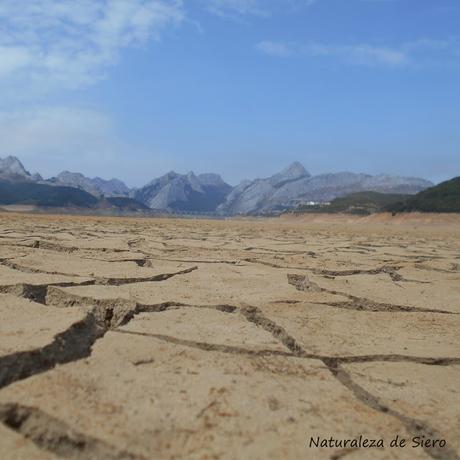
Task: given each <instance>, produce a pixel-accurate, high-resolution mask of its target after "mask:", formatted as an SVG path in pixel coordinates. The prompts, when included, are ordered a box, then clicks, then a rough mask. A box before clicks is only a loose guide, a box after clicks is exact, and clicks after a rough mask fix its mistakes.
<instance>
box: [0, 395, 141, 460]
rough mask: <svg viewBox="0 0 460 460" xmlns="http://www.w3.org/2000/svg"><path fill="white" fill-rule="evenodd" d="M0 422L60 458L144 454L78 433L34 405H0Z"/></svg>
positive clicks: (132, 458)
mask: <svg viewBox="0 0 460 460" xmlns="http://www.w3.org/2000/svg"><path fill="white" fill-rule="evenodd" d="M0 422H1V423H3V425H5V426H6V427H7V428H9V429H11V430H13V431H15V432H16V433H19V434H21V435H22V436H24V437H25V438H26V439H29V440H31V441H32V442H33V443H34V444H35V445H36V446H37V447H38V448H40V449H42V450H44V451H47V452H51V453H53V454H56V455H58V456H59V457H61V458H69V459H78V460H95V459H104V460H138V459H139V460H140V459H143V458H144V457H141V456H137V455H134V454H131V453H129V452H126V451H123V450H119V449H117V448H115V447H114V446H111V445H110V444H108V443H106V442H104V441H101V440H99V439H97V438H94V437H92V436H88V435H86V434H83V433H79V432H78V431H75V430H74V429H73V428H71V427H70V426H69V425H67V424H66V423H65V422H64V421H62V420H59V419H57V418H54V417H51V416H50V415H48V414H47V413H46V412H43V411H41V410H40V409H37V408H35V407H29V406H23V405H19V404H14V403H9V404H1V405H0Z"/></svg>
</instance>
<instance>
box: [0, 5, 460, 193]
mask: <svg viewBox="0 0 460 460" xmlns="http://www.w3.org/2000/svg"><path fill="white" fill-rule="evenodd" d="M459 24H460V1H459V0H183V1H180V0H177V1H174V0H171V1H168V0H22V1H21V2H18V1H17V0H0V96H1V97H0V138H1V139H2V142H1V144H0V157H4V156H6V155H17V156H19V157H20V158H21V160H23V162H24V164H25V165H26V167H28V169H30V170H32V171H36V170H38V171H39V172H41V173H42V174H43V175H44V176H51V175H54V174H57V173H58V172H60V171H61V170H63V169H69V170H73V171H81V172H83V173H85V174H87V175H90V176H95V175H100V176H102V177H105V178H110V177H113V176H115V177H119V178H121V179H123V180H125V181H126V182H127V183H128V184H129V185H132V186H133V185H134V186H140V185H142V184H144V183H145V182H147V181H149V180H151V179H152V178H154V177H157V176H159V175H161V174H164V173H165V172H167V171H169V170H171V169H174V170H176V171H178V172H187V171H189V170H194V171H195V172H208V171H212V172H218V173H221V174H222V175H223V177H224V178H225V179H226V180H228V181H229V182H230V183H232V184H236V183H237V182H239V181H240V180H242V179H244V178H253V177H256V176H260V177H263V176H268V175H270V174H273V173H275V172H277V171H278V170H279V169H281V168H283V167H285V166H286V165H287V164H289V163H290V162H292V161H296V160H297V161H300V162H302V163H303V164H304V166H305V167H306V168H307V169H308V170H309V171H310V172H312V173H313V174H318V173H323V172H338V171H344V170H350V171H355V172H367V173H371V174H378V173H389V174H398V175H416V176H422V177H425V178H428V179H431V180H433V181H436V182H437V181H440V180H443V179H446V178H449V177H452V176H454V175H459V174H460V128H459V127H460V29H459Z"/></svg>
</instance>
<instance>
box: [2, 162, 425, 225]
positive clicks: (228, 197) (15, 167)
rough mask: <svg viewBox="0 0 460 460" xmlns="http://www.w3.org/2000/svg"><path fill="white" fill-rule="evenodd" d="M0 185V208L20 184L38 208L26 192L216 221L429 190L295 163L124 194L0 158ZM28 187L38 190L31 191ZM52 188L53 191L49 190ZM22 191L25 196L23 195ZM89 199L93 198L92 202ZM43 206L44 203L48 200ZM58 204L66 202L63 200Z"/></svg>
mask: <svg viewBox="0 0 460 460" xmlns="http://www.w3.org/2000/svg"><path fill="white" fill-rule="evenodd" d="M0 182H1V183H2V186H1V187H0V203H1V204H6V201H7V202H8V203H14V202H15V201H14V200H15V198H14V193H13V192H12V190H13V188H14V187H12V185H11V184H22V185H21V187H22V188H20V190H21V194H22V195H21V196H23V197H24V196H27V197H28V198H27V199H28V200H29V201H30V200H32V201H34V202H35V203H36V204H38V205H39V204H40V202H41V201H40V199H38V200H34V199H33V193H34V192H32V190H36V191H37V190H40V196H41V197H44V196H45V195H46V194H52V196H53V200H52V202H55V201H56V200H57V202H59V199H58V197H59V193H61V192H62V193H64V190H62V191H61V189H65V194H66V196H67V197H68V196H69V190H68V189H72V190H79V191H80V192H83V193H85V194H88V196H86V195H85V197H86V198H85V199H83V200H82V198H83V196H82V195H81V194H80V195H78V197H79V198H78V200H77V201H78V203H82V202H83V203H84V202H88V203H92V204H91V206H94V205H95V204H94V203H98V205H100V203H102V202H105V203H107V200H108V199H111V203H112V204H111V205H114V206H115V204H113V203H118V204H120V205H123V206H125V205H127V206H129V207H131V208H132V207H134V208H135V207H136V203H138V205H139V209H148V208H149V209H151V210H155V211H167V212H175V211H176V212H177V211H182V212H198V213H200V212H212V213H216V214H219V215H222V216H226V215H230V216H231V215H248V214H249V215H257V214H269V213H273V212H278V211H282V210H285V209H291V208H296V207H297V206H299V205H301V204H303V203H306V202H311V201H313V202H319V203H322V202H329V201H331V200H333V199H335V198H338V197H342V196H346V195H348V194H350V193H356V192H362V191H373V192H380V193H392V194H415V193H418V192H420V191H421V190H424V189H426V188H428V187H431V186H432V185H433V184H432V183H431V182H429V181H427V180H424V179H420V178H414V177H398V176H389V175H378V176H371V175H368V174H357V173H352V172H339V173H334V174H320V175H316V176H312V175H311V174H310V173H309V172H308V171H307V170H306V169H305V168H304V167H303V166H302V165H301V164H300V163H298V162H295V163H293V164H291V165H290V166H289V167H287V168H286V169H284V170H283V171H281V172H279V173H277V174H274V175H273V176H271V177H268V178H264V179H254V180H245V181H243V182H241V183H240V184H239V185H237V186H236V187H232V186H231V185H229V184H227V183H226V182H225V181H224V180H223V179H222V178H221V176H219V175H218V174H212V173H208V174H198V175H195V174H194V173H193V172H189V173H188V174H178V173H176V172H174V171H171V172H169V173H167V174H165V175H163V176H161V177H159V178H157V179H154V180H152V181H151V182H149V183H148V184H146V185H145V186H143V187H141V188H133V189H130V188H129V187H128V186H126V184H124V183H123V182H122V181H121V180H119V179H110V180H105V179H101V178H99V177H95V178H89V177H86V176H84V175H83V174H81V173H75V172H69V171H64V172H62V173H60V174H58V175H57V176H56V177H52V178H50V179H47V180H45V179H43V178H42V176H40V174H38V173H36V174H31V173H30V172H28V171H27V170H26V169H25V168H24V166H23V164H22V163H21V161H20V160H19V159H18V158H16V157H12V156H9V157H7V158H5V159H1V158H0ZM8 184H10V187H9V193H8V198H7V199H6V198H5V193H6V192H5V191H6V190H8ZM27 184H28V185H27ZM31 184H35V185H40V186H41V187H39V189H33V188H32V187H31ZM24 187H25V188H24ZM43 187H44V188H43ZM53 187H54V190H52V189H51V188H53ZM16 188H17V187H16ZM18 190H19V189H18ZM24 190H26V191H27V193H26V194H25V195H24V193H25V192H24ZM31 194H32V195H31ZM44 194H45V195H44ZM71 196H74V195H72V194H71ZM75 196H77V195H75ZM56 197H57V198H56ZM91 197H94V198H96V201H94V200H92V199H91ZM113 198H119V199H117V200H113ZM120 198H124V200H121V199H120ZM104 200H105V201H104ZM45 201H46V202H47V203H48V202H49V200H48V199H46V200H45ZM63 203H67V202H66V201H65V200H63ZM75 206H79V205H78V204H76V205H75ZM83 206H84V205H83Z"/></svg>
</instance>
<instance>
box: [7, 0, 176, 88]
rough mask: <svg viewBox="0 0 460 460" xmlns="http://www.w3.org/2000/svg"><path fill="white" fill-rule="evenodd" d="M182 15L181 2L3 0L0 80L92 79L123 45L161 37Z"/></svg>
mask: <svg viewBox="0 0 460 460" xmlns="http://www.w3.org/2000/svg"><path fill="white" fill-rule="evenodd" d="M183 16H184V13H183V5H182V0H97V1H95V0H21V1H20V2H18V1H17V0H2V1H1V2H0V79H8V78H10V79H13V80H17V79H18V78H19V79H23V80H25V81H28V82H32V83H33V82H40V83H41V84H43V83H44V82H46V84H47V85H55V86H56V85H58V86H62V87H68V88H75V87H80V86H82V85H88V84H91V83H94V82H95V81H97V80H99V79H100V78H102V77H103V76H104V74H105V71H106V69H107V67H108V66H110V65H112V64H113V63H114V62H115V61H116V60H117V58H118V56H119V53H120V50H121V49H122V48H125V47H129V46H133V45H137V44H143V43H145V42H146V41H147V40H148V39H150V38H152V37H154V38H158V37H159V34H160V33H161V31H162V30H163V29H164V27H165V26H167V25H171V24H177V23H179V22H181V21H182V19H183Z"/></svg>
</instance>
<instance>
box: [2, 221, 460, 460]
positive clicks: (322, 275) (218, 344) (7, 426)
mask: <svg viewBox="0 0 460 460" xmlns="http://www.w3.org/2000/svg"><path fill="white" fill-rule="evenodd" d="M312 219H313V218H311V219H310V220H309V219H289V218H287V219H284V220H279V221H277V220H273V221H262V220H258V221H242V220H241V221H238V220H234V221H202V220H172V219H158V220H152V219H145V220H142V219H137V220H136V219H109V218H94V217H92V218H85V217H57V216H32V215H19V214H16V215H15V214H1V215H0V422H1V423H0V453H1V454H0V457H1V458H2V459H27V460H28V459H32V460H34V459H55V458H72V459H220V458H222V459H301V458H305V459H323V458H324V459H340V458H344V457H346V458H347V459H368V458H369V459H412V458H413V459H424V458H425V459H427V458H437V459H458V458H459V452H460V335H459V331H460V282H459V281H460V244H459V243H460V241H459V240H460V232H459V229H460V221H459V220H458V219H457V217H455V216H454V217H452V218H451V219H450V220H446V223H445V224H443V225H436V219H435V220H434V223H433V221H432V220H428V221H427V220H426V219H425V220H423V219H422V220H421V221H417V220H416V219H415V220H411V219H402V220H401V219H400V220H391V219H389V218H385V219H384V220H379V218H378V217H377V218H375V219H374V220H372V219H370V220H369V219H361V220H351V221H349V220H350V219H348V218H347V219H340V218H335V219H334V218H326V217H324V218H318V219H313V220H314V222H312ZM360 435H363V436H364V437H367V438H369V439H384V440H385V443H386V446H387V447H386V448H384V449H372V450H369V449H367V450H366V449H343V448H335V447H333V448H324V449H318V448H314V447H313V448H312V447H310V446H309V441H310V438H311V437H314V438H315V439H316V438H317V437H327V438H330V437H331V436H333V437H334V438H337V439H352V438H355V437H359V436H360ZM396 435H399V437H400V438H407V439H408V440H410V439H411V438H412V437H413V436H420V437H421V436H425V438H435V439H445V440H446V442H447V445H446V447H444V448H439V447H436V448H427V449H423V448H421V447H419V448H411V447H409V448H405V449H390V448H389V447H388V444H389V443H390V441H391V439H393V438H394V437H395V436H396Z"/></svg>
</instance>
